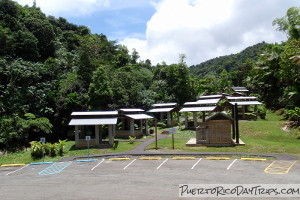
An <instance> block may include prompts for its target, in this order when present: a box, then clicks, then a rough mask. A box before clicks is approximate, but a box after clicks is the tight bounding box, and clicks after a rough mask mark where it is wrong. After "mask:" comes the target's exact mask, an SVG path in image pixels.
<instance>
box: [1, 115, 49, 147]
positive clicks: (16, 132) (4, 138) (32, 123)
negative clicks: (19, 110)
mask: <svg viewBox="0 0 300 200" xmlns="http://www.w3.org/2000/svg"><path fill="white" fill-rule="evenodd" d="M52 127H53V126H52V124H51V123H50V121H49V120H48V119H47V118H44V117H41V118H36V117H35V115H33V114H31V113H27V114H25V118H20V117H19V116H14V117H11V118H1V119H0V149H2V150H5V151H15V150H20V149H22V148H23V147H27V146H28V142H29V141H31V140H34V139H38V138H39V137H40V136H41V135H44V134H50V133H51V132H52Z"/></svg>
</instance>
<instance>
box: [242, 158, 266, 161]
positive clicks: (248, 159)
mask: <svg viewBox="0 0 300 200" xmlns="http://www.w3.org/2000/svg"><path fill="white" fill-rule="evenodd" d="M241 160H245V161H267V159H265V158H241Z"/></svg>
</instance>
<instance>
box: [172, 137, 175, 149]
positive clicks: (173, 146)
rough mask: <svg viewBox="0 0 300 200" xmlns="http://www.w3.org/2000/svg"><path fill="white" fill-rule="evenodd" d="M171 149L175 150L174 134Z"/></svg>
mask: <svg viewBox="0 0 300 200" xmlns="http://www.w3.org/2000/svg"><path fill="white" fill-rule="evenodd" d="M172 148H173V149H175V145H174V134H172Z"/></svg>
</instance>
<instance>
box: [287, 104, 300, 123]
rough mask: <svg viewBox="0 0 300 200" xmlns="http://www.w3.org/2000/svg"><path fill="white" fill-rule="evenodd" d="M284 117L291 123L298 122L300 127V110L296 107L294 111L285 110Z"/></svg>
mask: <svg viewBox="0 0 300 200" xmlns="http://www.w3.org/2000/svg"><path fill="white" fill-rule="evenodd" d="M284 116H285V117H286V118H288V119H289V120H291V121H297V123H298V125H300V108H299V107H295V108H294V109H289V110H285V113H284Z"/></svg>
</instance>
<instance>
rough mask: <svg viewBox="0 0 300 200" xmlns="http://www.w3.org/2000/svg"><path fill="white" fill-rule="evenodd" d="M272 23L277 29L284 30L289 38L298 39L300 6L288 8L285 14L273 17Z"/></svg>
mask: <svg viewBox="0 0 300 200" xmlns="http://www.w3.org/2000/svg"><path fill="white" fill-rule="evenodd" d="M273 25H276V26H277V30H279V31H283V32H285V33H286V34H287V35H288V36H289V38H295V39H300V27H299V25H300V8H299V7H291V8H289V9H288V10H287V12H286V16H284V17H281V18H277V19H275V20H274V21H273Z"/></svg>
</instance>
